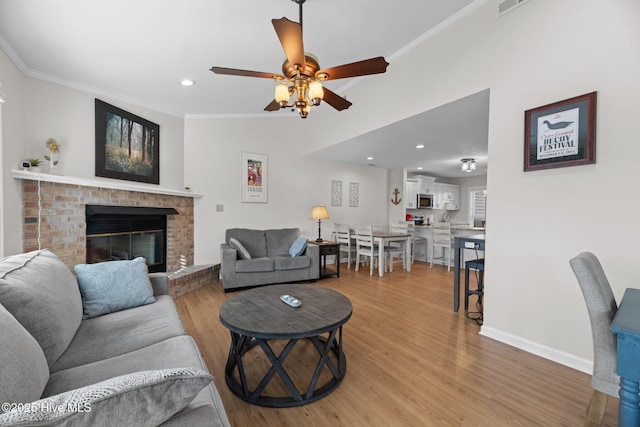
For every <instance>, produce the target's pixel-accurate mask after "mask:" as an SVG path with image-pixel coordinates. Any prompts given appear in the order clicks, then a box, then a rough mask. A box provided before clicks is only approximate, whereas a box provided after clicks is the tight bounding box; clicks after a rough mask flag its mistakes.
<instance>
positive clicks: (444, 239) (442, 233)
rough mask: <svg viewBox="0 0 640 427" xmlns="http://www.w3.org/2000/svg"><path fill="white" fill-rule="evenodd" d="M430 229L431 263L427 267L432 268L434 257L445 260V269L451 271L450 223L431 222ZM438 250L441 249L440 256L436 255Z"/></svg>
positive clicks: (451, 244)
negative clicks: (431, 234)
mask: <svg viewBox="0 0 640 427" xmlns="http://www.w3.org/2000/svg"><path fill="white" fill-rule="evenodd" d="M431 231H432V233H433V240H432V244H431V246H432V248H431V264H430V265H429V267H430V268H433V261H434V260H436V259H441V260H443V261H444V260H447V271H451V258H452V256H451V255H452V251H453V242H452V238H451V223H450V222H434V223H433V224H431ZM438 250H442V256H436V253H437V251H438Z"/></svg>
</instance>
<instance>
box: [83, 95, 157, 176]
mask: <svg viewBox="0 0 640 427" xmlns="http://www.w3.org/2000/svg"><path fill="white" fill-rule="evenodd" d="M95 108H96V176H102V177H105V178H116V179H125V180H128V181H138V182H147V183H150V184H159V183H160V126H158V125H157V124H155V123H152V122H150V121H149V120H145V119H143V118H142V117H138V116H136V115H134V114H131V113H129V112H127V111H124V110H122V109H120V108H118V107H115V106H113V105H110V104H107V103H106V102H103V101H100V100H99V99H96V102H95Z"/></svg>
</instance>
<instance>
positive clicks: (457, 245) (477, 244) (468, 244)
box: [453, 234, 485, 313]
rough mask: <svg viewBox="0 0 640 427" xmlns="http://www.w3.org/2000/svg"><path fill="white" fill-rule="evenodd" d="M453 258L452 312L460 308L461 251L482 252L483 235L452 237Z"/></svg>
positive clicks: (462, 261)
mask: <svg viewBox="0 0 640 427" xmlns="http://www.w3.org/2000/svg"><path fill="white" fill-rule="evenodd" d="M453 240H454V249H455V258H454V264H453V311H454V312H456V313H457V312H458V309H459V308H460V268H462V267H463V263H464V260H463V251H464V250H465V249H471V250H475V251H483V252H484V243H485V242H484V234H476V235H473V236H454V238H453Z"/></svg>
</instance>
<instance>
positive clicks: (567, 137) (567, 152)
mask: <svg viewBox="0 0 640 427" xmlns="http://www.w3.org/2000/svg"><path fill="white" fill-rule="evenodd" d="M579 118H580V109H579V108H573V109H571V110H566V111H562V112H559V113H553V114H549V115H546V116H542V117H538V141H537V150H536V151H537V153H536V154H537V159H538V160H543V159H551V158H556V157H564V156H573V155H576V154H578V124H579Z"/></svg>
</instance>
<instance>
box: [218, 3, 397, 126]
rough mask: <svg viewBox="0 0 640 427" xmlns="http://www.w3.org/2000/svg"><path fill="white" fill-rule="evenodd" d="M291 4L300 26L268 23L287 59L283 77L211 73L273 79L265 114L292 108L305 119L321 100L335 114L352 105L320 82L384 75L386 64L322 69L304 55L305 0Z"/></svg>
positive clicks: (371, 61)
mask: <svg viewBox="0 0 640 427" xmlns="http://www.w3.org/2000/svg"><path fill="white" fill-rule="evenodd" d="M291 1H293V2H294V3H297V4H298V5H299V9H300V23H298V22H293V21H290V20H288V19H287V18H284V17H283V18H280V19H272V20H271V23H272V24H273V28H274V29H275V30H276V34H277V35H278V39H280V44H281V45H282V49H283V50H284V53H285V56H286V59H285V61H284V63H283V64H282V74H274V73H265V72H261V71H248V70H239V69H236V68H224V67H211V71H213V72H214V73H216V74H227V75H232V76H245V77H261V78H267V79H274V80H275V81H276V90H275V97H274V99H273V101H271V102H270V103H269V105H267V106H266V107H265V108H264V109H265V111H277V110H279V109H281V108H291V107H295V108H296V110H297V111H298V113H299V114H300V117H302V118H303V119H304V118H306V117H307V115H308V114H309V111H310V110H311V106H318V105H320V102H321V101H322V100H324V101H325V102H326V103H327V104H329V105H331V106H332V107H333V108H335V109H336V110H338V111H341V110H345V109H347V108H349V107H350V106H351V102H349V101H347V100H346V99H345V98H343V97H341V96H339V95H337V94H336V93H335V92H332V91H331V90H329V89H327V88H326V87H322V82H323V81H327V80H337V79H345V78H348V77H358V76H366V75H369V74H380V73H384V72H385V71H387V66H388V65H389V63H388V62H387V61H386V60H385V59H384V58H383V57H382V56H378V57H376V58H370V59H365V60H363V61H357V62H352V63H349V64H343V65H338V66H335V67H331V68H325V69H321V68H320V64H319V61H318V58H316V57H315V56H314V55H313V54H311V53H309V52H305V50H304V44H303V42H302V5H303V4H304V2H305V1H306V0H291ZM290 102H291V103H290Z"/></svg>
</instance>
